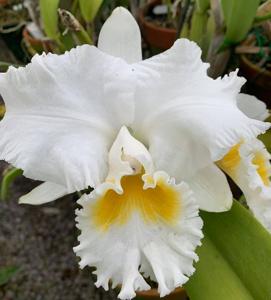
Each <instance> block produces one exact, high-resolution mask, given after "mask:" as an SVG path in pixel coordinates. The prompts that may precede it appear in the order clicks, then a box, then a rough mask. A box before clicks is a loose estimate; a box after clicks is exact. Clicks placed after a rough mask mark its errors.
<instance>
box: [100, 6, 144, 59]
mask: <svg viewBox="0 0 271 300" xmlns="http://www.w3.org/2000/svg"><path fill="white" fill-rule="evenodd" d="M98 48H99V49H100V50H101V51H103V52H105V53H107V54H110V55H112V56H116V57H120V58H122V59H124V60H125V61H126V62H127V63H129V64H132V63H136V62H138V61H140V60H142V51H141V34H140V29H139V26H138V24H137V23H136V20H135V19H134V17H133V16H132V15H131V13H130V12H129V11H128V10H127V9H126V8H124V7H117V8H115V9H114V11H113V12H112V14H111V16H110V17H109V18H108V19H107V20H106V22H105V23H104V25H103V27H102V29H101V31H100V35H99V40H98Z"/></svg>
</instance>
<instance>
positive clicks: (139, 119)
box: [132, 39, 269, 177]
mask: <svg viewBox="0 0 271 300" xmlns="http://www.w3.org/2000/svg"><path fill="white" fill-rule="evenodd" d="M200 56H201V50H200V48H199V47H198V46H197V45H196V44H195V43H193V42H190V41H188V40H186V39H180V40H177V41H176V42H175V44H174V45H173V47H172V48H171V49H169V50H168V51H166V52H164V53H162V54H160V55H157V56H154V57H152V58H150V59H147V60H145V61H142V62H139V63H137V64H134V65H133V68H134V69H135V73H136V76H137V90H136V103H137V105H136V110H135V121H134V123H133V126H132V128H133V129H134V132H135V134H136V135H137V136H138V137H140V139H141V140H142V141H143V142H144V143H145V144H146V145H147V146H149V148H150V153H151V155H152V157H155V161H154V163H155V164H156V166H157V168H159V169H162V170H166V171H167V172H168V173H170V174H171V175H172V176H174V177H177V176H178V174H177V173H176V174H175V173H172V172H171V171H170V170H169V169H168V167H167V161H166V160H165V159H164V157H165V156H166V155H163V152H164V151H166V150H167V148H170V147H171V148H172V150H171V151H172V152H174V153H181V152H182V154H181V155H180V159H179V161H178V163H177V162H176V161H175V163H176V164H177V165H178V167H179V168H180V169H181V170H183V172H184V173H186V172H187V171H189V172H190V173H192V174H189V176H191V175H193V173H195V172H196V171H197V170H198V169H200V168H203V167H204V166H207V165H208V164H210V162H211V161H215V160H218V159H220V158H221V157H223V155H224V154H225V153H226V152H227V150H228V149H229V148H230V147H231V146H233V145H234V144H236V143H238V142H239V141H240V140H241V139H245V138H252V137H255V136H256V135H258V134H260V133H262V132H264V131H266V130H267V129H268V128H269V124H266V123H263V122H260V121H257V120H252V119H249V118H248V117H247V116H245V115H244V114H243V113H242V112H241V111H240V110H239V109H238V107H237V104H236V98H237V95H238V93H239V91H240V87H241V86H242V85H243V83H244V82H245V80H244V79H243V78H241V77H238V76H237V74H236V72H235V73H231V74H230V75H229V77H225V78H223V79H221V78H218V79H216V80H213V79H211V78H209V77H208V76H207V72H206V70H207V68H208V64H205V63H203V62H202V61H201V58H200ZM168 135H170V136H171V139H170V138H169V137H168ZM165 140H167V141H168V143H169V144H168V145H166V146H165V142H164V141H165ZM182 149H183V151H182ZM199 152H202V154H203V155H202V156H201V159H202V162H201V163H200V164H199V165H198V164H196V163H195V164H194V165H192V168H191V164H190V160H189V159H188V164H187V157H189V156H190V157H193V158H195V157H196V154H197V153H199ZM208 152H209V153H208ZM205 153H207V155H205ZM175 156H176V155H175Z"/></svg>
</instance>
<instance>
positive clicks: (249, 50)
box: [236, 21, 271, 106]
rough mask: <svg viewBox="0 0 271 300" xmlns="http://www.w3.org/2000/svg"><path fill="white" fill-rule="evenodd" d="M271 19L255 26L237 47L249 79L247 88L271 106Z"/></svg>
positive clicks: (244, 73) (243, 69)
mask: <svg viewBox="0 0 271 300" xmlns="http://www.w3.org/2000/svg"><path fill="white" fill-rule="evenodd" d="M270 41H271V21H267V22H265V23H264V24H262V25H260V26H257V27H255V28H253V30H252V31H251V32H250V34H249V35H248V37H247V39H246V40H245V41H244V42H243V43H242V44H241V46H240V47H237V49H236V51H237V52H238V53H240V71H241V73H242V75H243V76H245V77H246V79H247V80H248V83H247V89H248V91H249V92H250V91H253V93H254V94H255V95H256V96H257V97H258V98H260V99H262V100H263V101H265V102H266V103H267V104H269V106H270V101H271V84H270V83H271V42H270Z"/></svg>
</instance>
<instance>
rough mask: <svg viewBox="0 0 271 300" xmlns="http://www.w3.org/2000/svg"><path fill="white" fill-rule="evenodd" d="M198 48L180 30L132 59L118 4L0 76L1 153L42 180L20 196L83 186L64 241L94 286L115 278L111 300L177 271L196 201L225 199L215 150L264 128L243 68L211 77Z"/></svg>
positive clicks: (173, 283)
mask: <svg viewBox="0 0 271 300" xmlns="http://www.w3.org/2000/svg"><path fill="white" fill-rule="evenodd" d="M200 57H201V51H200V49H199V47H198V46H197V45H196V44H195V43H193V42H190V41H188V40H185V39H181V40H177V41H176V42H175V44H174V45H173V47H172V48H171V49H169V50H168V51H166V52H164V53H162V54H160V55H157V56H154V57H152V58H150V59H147V60H144V61H142V56H141V37H140V31H139V28H138V26H137V24H136V22H135V20H134V19H133V17H132V16H131V15H130V13H129V12H128V11H127V10H125V9H124V8H117V9H116V10H114V12H113V13H112V16H111V17H110V18H109V19H108V20H107V22H106V23H105V24H104V27H103V28H102V30H101V33H100V37H99V43H98V48H96V47H93V46H89V45H84V46H79V47H77V48H76V49H73V50H71V51H70V52H66V53H65V54H63V55H55V54H47V55H45V54H43V55H41V56H34V58H33V59H32V61H31V63H30V64H29V65H28V66H26V67H25V68H18V69H15V68H10V69H9V70H8V72H7V73H6V74H1V76H0V92H1V94H2V95H3V98H4V100H5V103H6V107H7V113H6V115H5V118H4V120H3V121H2V122H1V123H0V131H1V137H2V138H1V141H0V152H1V158H2V159H5V160H7V161H8V162H10V163H12V164H13V165H15V166H16V167H18V168H21V169H23V170H24V174H25V176H27V177H30V178H33V179H38V180H42V181H45V183H43V184H42V185H40V186H39V187H37V188H36V189H34V190H33V191H32V192H30V193H29V194H27V195H25V196H23V197H22V198H21V203H30V204H41V203H45V202H49V201H52V200H54V199H56V198H58V197H60V196H63V195H65V194H67V193H71V192H74V191H79V190H84V189H86V188H88V187H89V186H90V187H93V188H94V190H93V191H92V192H91V193H90V194H84V195H83V196H82V197H81V199H80V200H79V201H78V203H79V204H80V206H81V209H79V210H77V212H76V214H77V217H76V221H77V226H78V228H79V229H80V230H81V235H80V236H79V245H78V246H77V247H75V248H74V250H75V252H76V254H77V255H78V256H79V257H80V258H81V261H80V266H81V267H84V266H86V265H90V266H94V267H96V271H95V272H96V274H97V282H96V285H97V286H103V287H104V288H105V289H108V284H109V281H110V280H111V281H112V284H113V285H121V291H120V294H119V297H120V298H121V299H130V298H132V297H134V296H135V291H137V290H147V289H149V288H150V286H149V284H148V283H147V281H146V278H148V277H149V278H151V279H152V280H153V281H156V282H157V283H158V291H159V292H160V295H161V296H164V295H166V294H169V293H170V292H171V291H172V290H173V289H174V288H176V287H177V286H181V285H183V284H184V283H185V282H186V281H187V280H188V277H189V276H190V275H191V274H193V272H194V267H193V262H194V261H196V260H197V259H198V257H197V255H196V253H195V249H196V247H197V246H198V245H200V240H201V238H202V237H203V234H202V231H201V228H202V220H201V218H200V217H199V215H198V213H199V208H201V209H205V210H208V211H213V212H221V211H225V210H228V209H230V207H231V203H232V194H231V191H230V188H229V185H228V183H227V179H226V176H225V175H224V173H223V172H222V170H223V171H226V172H227V170H226V168H225V164H223V161H224V162H225V160H227V155H229V153H231V151H232V150H231V149H235V148H233V147H238V146H236V145H241V144H242V143H243V141H250V140H255V139H256V137H257V135H258V134H260V133H263V132H265V130H267V129H268V128H269V124H267V123H264V122H262V121H260V120H256V119H252V118H249V117H248V116H246V115H245V114H244V113H242V112H241V110H240V109H239V108H238V106H237V98H238V97H239V96H238V95H239V91H240V87H241V86H242V84H243V83H244V79H243V78H240V77H238V76H237V74H236V72H234V73H231V74H230V75H229V76H226V77H224V78H222V79H221V78H218V79H216V80H213V79H211V78H209V77H208V76H207V73H206V70H207V68H208V64H205V63H203V62H202V61H201V58H200ZM240 147H241V146H240ZM255 161H256V160H255ZM259 161H260V160H259ZM257 162H258V160H257ZM220 168H221V169H222V170H221V169H220ZM258 171H259V169H258ZM259 172H260V171H259ZM255 192H256V190H255Z"/></svg>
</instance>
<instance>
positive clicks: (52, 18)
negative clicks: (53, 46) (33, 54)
mask: <svg viewBox="0 0 271 300" xmlns="http://www.w3.org/2000/svg"><path fill="white" fill-rule="evenodd" d="M39 4H40V15H41V20H42V25H43V29H44V31H45V33H46V35H47V36H48V37H49V38H51V39H54V40H58V38H59V31H58V13H57V9H58V5H59V0H39Z"/></svg>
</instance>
